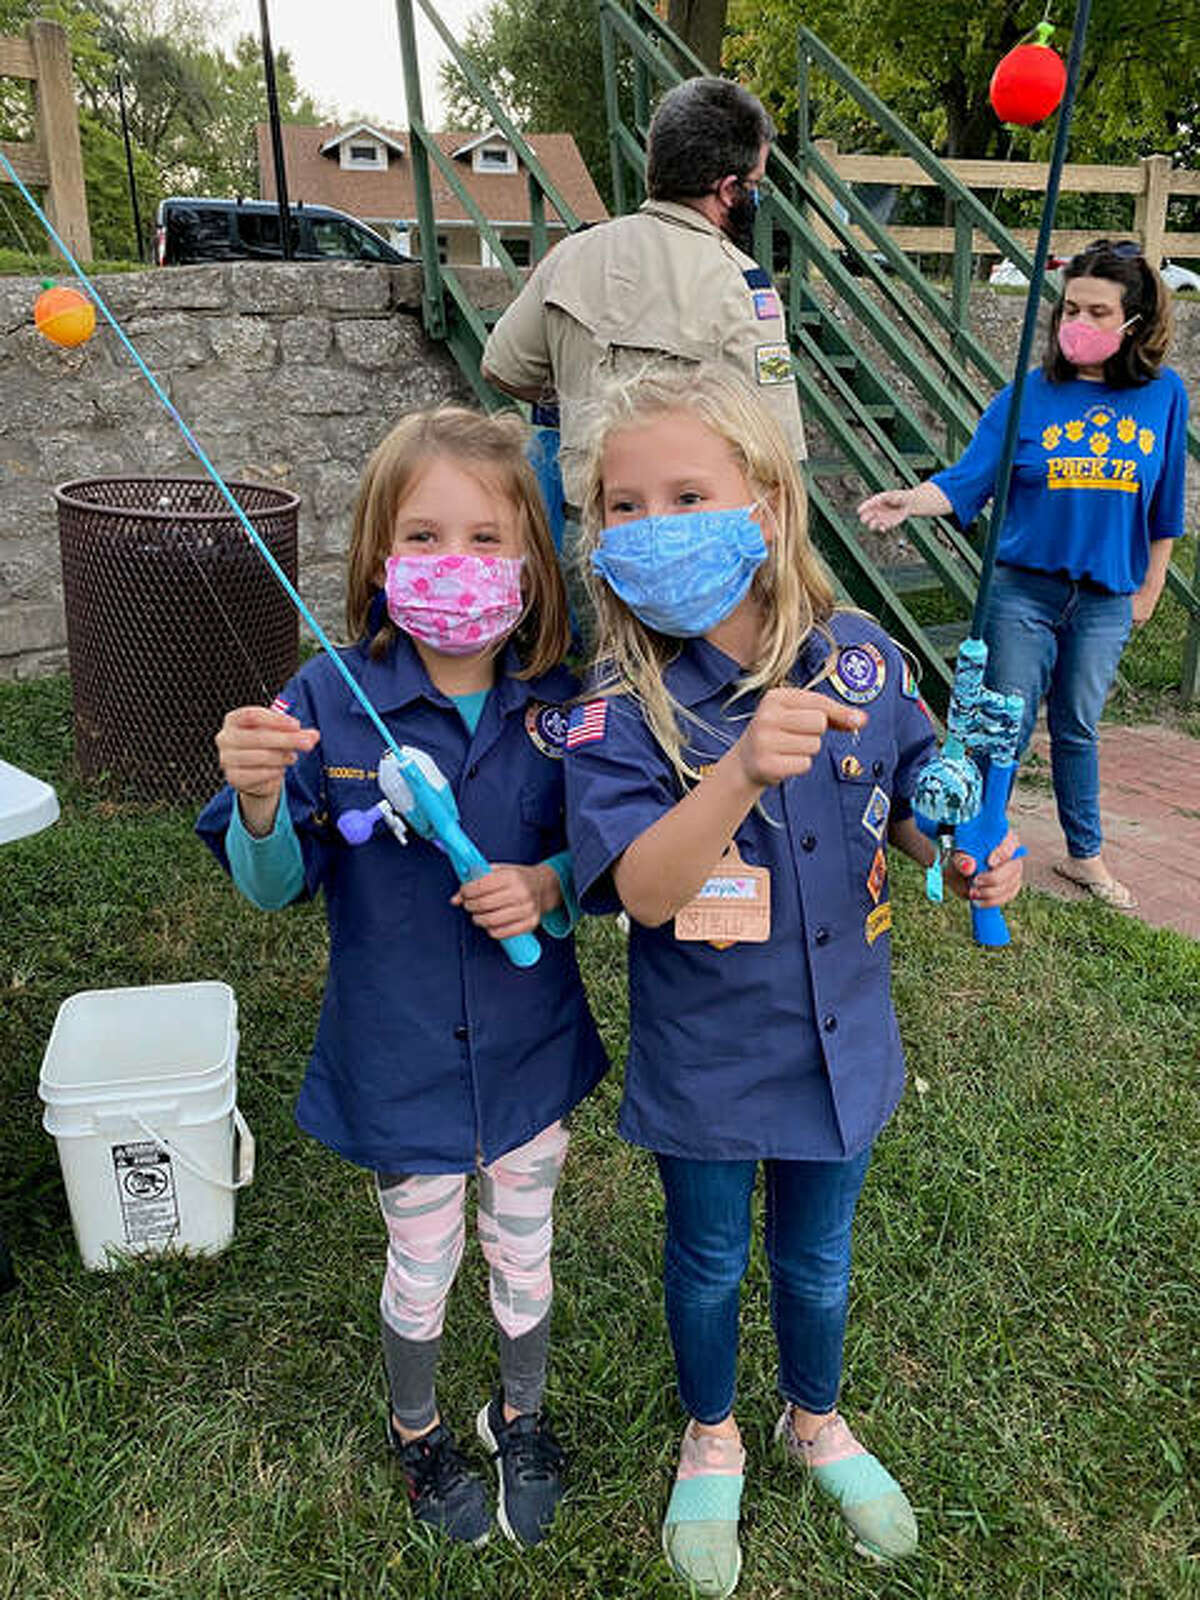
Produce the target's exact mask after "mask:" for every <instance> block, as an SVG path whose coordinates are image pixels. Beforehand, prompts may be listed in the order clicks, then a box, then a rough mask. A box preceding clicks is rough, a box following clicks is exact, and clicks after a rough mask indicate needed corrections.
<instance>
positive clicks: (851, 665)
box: [829, 644, 887, 706]
mask: <svg viewBox="0 0 1200 1600" xmlns="http://www.w3.org/2000/svg"><path fill="white" fill-rule="evenodd" d="M829 681H830V682H831V683H832V684H833V687H834V688H835V689H836V690H837V692H838V693H839V694H840V695H841V697H842V699H843V700H850V701H852V702H853V703H854V704H855V705H859V706H861V705H866V703H867V701H868V700H876V699H878V698H879V695H880V694H881V693H882V692H883V686H884V684H885V682H886V681H887V662H886V661H885V660H884V659H883V651H882V650H880V649H879V648H878V646H876V645H873V644H844V645H843V646H842V648H841V649H840V650H839V651H838V656H837V662H836V664H835V666H834V668H833V671H832V672H831V673H830V674H829Z"/></svg>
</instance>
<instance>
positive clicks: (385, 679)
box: [347, 631, 531, 717]
mask: <svg viewBox="0 0 1200 1600" xmlns="http://www.w3.org/2000/svg"><path fill="white" fill-rule="evenodd" d="M349 654H350V656H351V658H354V657H357V660H354V659H352V660H351V663H350V664H351V669H352V670H353V671H354V676H355V677H356V678H357V679H358V682H359V685H360V687H361V688H362V690H363V693H364V694H365V695H366V697H367V699H368V700H369V701H370V702H371V704H372V705H373V706H374V707H375V709H376V711H378V712H380V713H384V712H389V711H401V710H403V709H404V707H405V706H408V705H411V704H412V703H413V702H414V701H415V700H428V701H430V702H431V703H432V704H433V705H436V706H446V707H449V706H451V705H452V704H453V702H452V701H451V699H450V697H449V696H448V695H445V694H443V693H442V691H441V690H440V689H439V688H438V687H437V685H436V684H435V683H434V682H433V680H432V678H430V676H429V673H428V672H427V671H426V669H425V663H424V662H423V661H422V660H421V657H420V656H419V655H418V654H417V651H416V649H415V647H414V645H413V642H412V640H411V639H410V638H409V637H408V635H407V634H406V633H401V632H399V631H397V634H396V637H395V640H394V641H393V643H392V646H391V648H390V649H389V650H388V651H387V652H386V653H385V654H384V655H383V656H381V657H380V658H379V660H378V661H374V660H372V658H371V654H370V651H369V649H368V647H367V645H366V644H365V643H361V642H360V643H359V644H357V645H355V646H354V647H353V649H352V650H351V651H350V652H349ZM520 671H521V658H520V656H518V654H517V651H516V647H515V646H514V645H513V643H512V641H511V640H509V641H508V642H507V643H506V644H505V646H504V648H503V650H502V651H501V652H500V654H499V656H498V657H497V659H496V680H495V683H494V685H493V689H494V691H495V703H496V707H497V709H498V710H499V712H500V714H501V715H502V716H503V715H505V714H507V713H508V712H509V711H511V710H513V709H515V708H516V707H518V706H524V705H525V703H526V701H527V700H528V699H529V697H530V693H531V686H530V682H529V680H528V679H527V678H518V677H517V673H518V672H520ZM347 693H349V691H348V690H347ZM351 709H352V710H353V711H354V712H355V713H357V715H359V716H364V717H365V716H366V714H367V713H366V711H365V710H364V709H363V707H362V705H361V704H360V703H359V702H358V700H357V699H356V698H354V697H351Z"/></svg>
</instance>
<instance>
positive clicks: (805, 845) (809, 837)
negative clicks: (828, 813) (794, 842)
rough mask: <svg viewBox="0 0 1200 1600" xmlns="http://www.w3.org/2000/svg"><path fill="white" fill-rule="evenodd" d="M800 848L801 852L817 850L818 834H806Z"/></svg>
mask: <svg viewBox="0 0 1200 1600" xmlns="http://www.w3.org/2000/svg"><path fill="white" fill-rule="evenodd" d="M800 848H801V850H815V849H816V848H817V836H816V834H815V833H806V834H805V835H804V837H803V839H801V841H800Z"/></svg>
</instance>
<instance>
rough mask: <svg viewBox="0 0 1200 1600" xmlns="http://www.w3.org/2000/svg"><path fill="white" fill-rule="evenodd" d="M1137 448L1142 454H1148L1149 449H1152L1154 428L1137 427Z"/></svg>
mask: <svg viewBox="0 0 1200 1600" xmlns="http://www.w3.org/2000/svg"><path fill="white" fill-rule="evenodd" d="M1138 449H1139V450H1140V451H1141V452H1142V454H1143V455H1144V456H1148V455H1149V454H1150V452H1151V450H1153V449H1154V429H1153V428H1139V429H1138Z"/></svg>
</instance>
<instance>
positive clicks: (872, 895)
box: [826, 734, 897, 907]
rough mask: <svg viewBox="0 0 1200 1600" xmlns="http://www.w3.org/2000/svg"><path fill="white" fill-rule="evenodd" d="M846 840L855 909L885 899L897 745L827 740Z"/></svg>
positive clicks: (847, 737) (848, 738)
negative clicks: (888, 838) (888, 839)
mask: <svg viewBox="0 0 1200 1600" xmlns="http://www.w3.org/2000/svg"><path fill="white" fill-rule="evenodd" d="M826 744H827V747H828V752H829V755H828V759H829V762H830V765H831V767H832V769H833V781H834V784H835V786H836V789H837V796H838V806H839V809H840V814H841V822H842V834H843V838H844V839H845V858H846V870H847V873H848V876H849V887H850V893H851V895H852V896H853V902H854V904H856V905H866V906H867V907H871V906H875V905H878V904H879V903H880V901H882V900H885V899H886V898H887V837H888V826H889V824H890V822H891V815H892V785H893V782H894V779H895V772H896V755H897V751H896V744H895V741H894V740H891V739H886V740H883V739H875V740H871V739H869V738H862V737H860V739H859V740H858V741H857V742H856V741H855V740H854V738H853V736H852V735H850V734H845V735H842V736H841V737H836V738H835V737H827V739H826Z"/></svg>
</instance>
